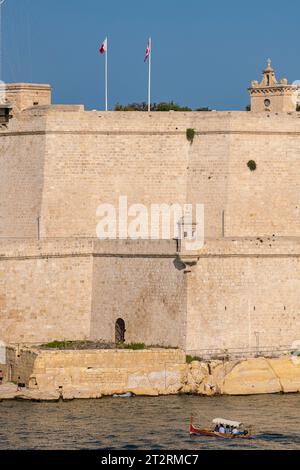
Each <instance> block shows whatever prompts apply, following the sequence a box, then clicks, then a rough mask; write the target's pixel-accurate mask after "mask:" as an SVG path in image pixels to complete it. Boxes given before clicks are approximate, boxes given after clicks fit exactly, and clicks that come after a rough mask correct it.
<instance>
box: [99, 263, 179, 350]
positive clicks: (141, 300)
mask: <svg viewBox="0 0 300 470" xmlns="http://www.w3.org/2000/svg"><path fill="white" fill-rule="evenodd" d="M119 318H122V319H123V320H124V321H125V325H126V334H125V339H126V342H128V343H132V342H133V343H137V342H140V343H141V342H143V343H145V344H147V345H150V346H151V345H153V346H157V345H158V346H167V347H169V346H173V347H184V344H185V325H186V283H185V276H184V274H183V272H182V271H179V270H178V269H176V268H175V266H174V258H164V257H151V256H149V255H148V256H145V257H137V256H134V257H128V256H124V257H123V256H122V257H116V256H112V257H95V258H94V274H93V302H92V318H91V337H92V338H94V339H99V338H101V337H102V338H103V337H104V338H107V339H109V340H110V341H114V339H115V323H116V321H117V319H119ZM101 335H102V336H101Z"/></svg>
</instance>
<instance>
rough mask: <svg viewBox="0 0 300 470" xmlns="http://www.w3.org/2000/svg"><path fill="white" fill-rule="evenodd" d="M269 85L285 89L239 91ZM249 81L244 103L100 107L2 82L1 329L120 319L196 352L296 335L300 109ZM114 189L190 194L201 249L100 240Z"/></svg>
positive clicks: (20, 333) (133, 331)
mask: <svg viewBox="0 0 300 470" xmlns="http://www.w3.org/2000/svg"><path fill="white" fill-rule="evenodd" d="M265 72H266V74H265V77H264V80H267V79H266V76H267V73H269V74H270V77H271V78H269V80H272V79H274V80H276V79H275V78H274V77H275V75H273V72H274V71H273V69H271V64H269V65H268V71H265ZM272 77H273V78H272ZM271 85H274V86H275V85H276V87H277V88H276V92H277V91H278V90H279V88H278V87H279V85H280V86H282V87H286V86H288V85H287V83H285V82H284V83H283V82H282V83H280V84H279V85H278V83H277V81H276V83H275V82H274V83H271V81H269V83H267V82H266V83H265V82H263V83H262V84H261V86H258V85H256V83H255V84H254V85H253V87H252V88H251V90H253V89H254V88H255V87H256V88H257V90H258V89H259V87H260V88H262V90H264V89H265V88H268V87H269V86H271ZM277 85H278V86H277ZM251 90H250V94H251V93H252V91H251ZM257 90H256V91H257ZM294 91H295V90H294ZM285 92H287V93H289V92H290V89H289V90H287V89H285ZM253 93H254V91H253ZM259 93H260V97H258V94H259ZM259 93H258V94H257V93H256V98H255V99H257V100H262V101H257V102H255V103H256V104H255V107H254V108H253V109H252V111H255V112H232V111H226V112H191V113H181V112H177V113H176V112H165V113H159V112H156V113H149V114H148V113H136V112H129V113H125V112H106V113H105V112H101V111H88V112H87V111H85V110H84V107H83V106H80V105H78V106H59V105H51V88H50V87H49V86H47V85H26V84H14V85H9V86H8V88H7V94H6V97H7V106H8V105H9V106H10V107H11V108H12V111H11V114H12V118H11V119H10V120H9V121H8V122H5V123H2V124H1V126H0V168H1V172H0V181H1V184H0V237H1V238H0V332H1V333H0V339H2V340H3V341H5V342H8V343H23V344H25V343H33V344H35V343H42V342H46V341H51V340H64V339H66V340H78V339H92V340H104V341H114V339H115V325H116V321H117V320H118V319H120V318H121V319H123V320H124V321H125V325H126V341H128V342H144V343H146V344H147V345H159V346H172V347H180V348H183V349H185V350H186V351H187V352H189V353H190V354H194V355H197V354H201V353H202V352H203V351H204V350H206V351H214V350H224V349H228V350H233V349H240V350H244V351H246V350H248V349H251V348H261V347H268V348H271V347H274V348H276V347H281V346H282V347H283V346H288V345H290V344H291V343H292V342H293V341H295V340H298V339H299V338H300V316H299V315H300V300H299V296H298V291H299V288H300V261H299V259H300V163H299V162H300V115H299V114H298V113H297V112H295V111H294V108H296V104H295V102H294V101H293V103H294V108H293V109H290V108H289V109H287V108H286V102H285V104H280V100H277V101H276V103H277V104H276V106H275V108H272V107H267V109H265V108H266V103H265V102H264V100H265V99H267V98H265V96H264V93H263V92H261V90H260V92H259ZM8 102H9V103H8ZM253 103H254V102H253ZM259 103H260V104H259ZM261 103H262V104H261ZM260 106H261V108H260ZM188 128H192V129H194V130H195V138H194V141H193V143H192V144H191V143H190V142H188V140H187V138H186V131H187V129H188ZM250 161H254V162H255V164H256V170H255V171H251V170H250V168H249V166H248V163H249V162H250ZM120 196H127V198H128V204H133V203H138V204H144V205H145V206H146V207H150V205H151V204H153V203H160V204H162V203H165V204H175V203H179V204H184V203H192V204H197V203H201V204H204V209H205V245H204V248H203V249H201V250H196V251H195V252H192V253H191V252H186V251H185V245H184V243H183V245H182V246H181V247H180V246H179V245H178V243H177V242H176V240H173V239H163V238H162V237H161V238H160V239H159V240H146V239H144V240H126V239H116V240H110V241H100V240H98V239H97V238H96V227H97V224H98V222H99V219H98V217H97V207H98V206H99V204H101V203H109V204H113V205H114V206H117V205H118V201H119V197H120Z"/></svg>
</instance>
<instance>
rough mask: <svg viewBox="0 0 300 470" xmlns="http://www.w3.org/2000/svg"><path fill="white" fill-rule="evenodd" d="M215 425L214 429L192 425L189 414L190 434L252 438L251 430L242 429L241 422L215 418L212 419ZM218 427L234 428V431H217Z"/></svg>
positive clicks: (222, 437)
mask: <svg viewBox="0 0 300 470" xmlns="http://www.w3.org/2000/svg"><path fill="white" fill-rule="evenodd" d="M213 424H214V425H215V428H214V430H211V429H200V428H198V427H196V426H194V425H193V416H191V422H190V436H204V437H217V438H221V439H253V438H254V436H253V435H252V434H251V431H247V430H246V429H244V426H243V423H240V422H238V421H229V420H228V419H223V418H216V419H214V420H213ZM219 427H223V428H225V427H229V428H230V429H231V430H236V431H235V433H232V432H230V433H228V434H227V433H224V432H218V431H216V430H215V429H217V428H219Z"/></svg>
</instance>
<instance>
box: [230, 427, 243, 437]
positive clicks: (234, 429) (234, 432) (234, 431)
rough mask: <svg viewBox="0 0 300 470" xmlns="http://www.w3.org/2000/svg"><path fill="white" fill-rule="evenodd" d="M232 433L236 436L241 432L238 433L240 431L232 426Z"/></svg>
mask: <svg viewBox="0 0 300 470" xmlns="http://www.w3.org/2000/svg"><path fill="white" fill-rule="evenodd" d="M232 434H233V435H234V436H238V435H239V434H241V433H240V431H239V430H238V429H237V428H233V430H232Z"/></svg>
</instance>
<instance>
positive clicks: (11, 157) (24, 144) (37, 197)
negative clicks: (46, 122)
mask: <svg viewBox="0 0 300 470" xmlns="http://www.w3.org/2000/svg"><path fill="white" fill-rule="evenodd" d="M13 121H14V120H13ZM44 152H45V136H44V135H38V134H35V135H33V134H30V135H26V134H17V135H11V134H9V133H5V132H3V131H2V130H0V168H1V171H0V237H37V231H38V230H37V218H38V217H39V215H40V210H41V201H42V192H43V172H44Z"/></svg>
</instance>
